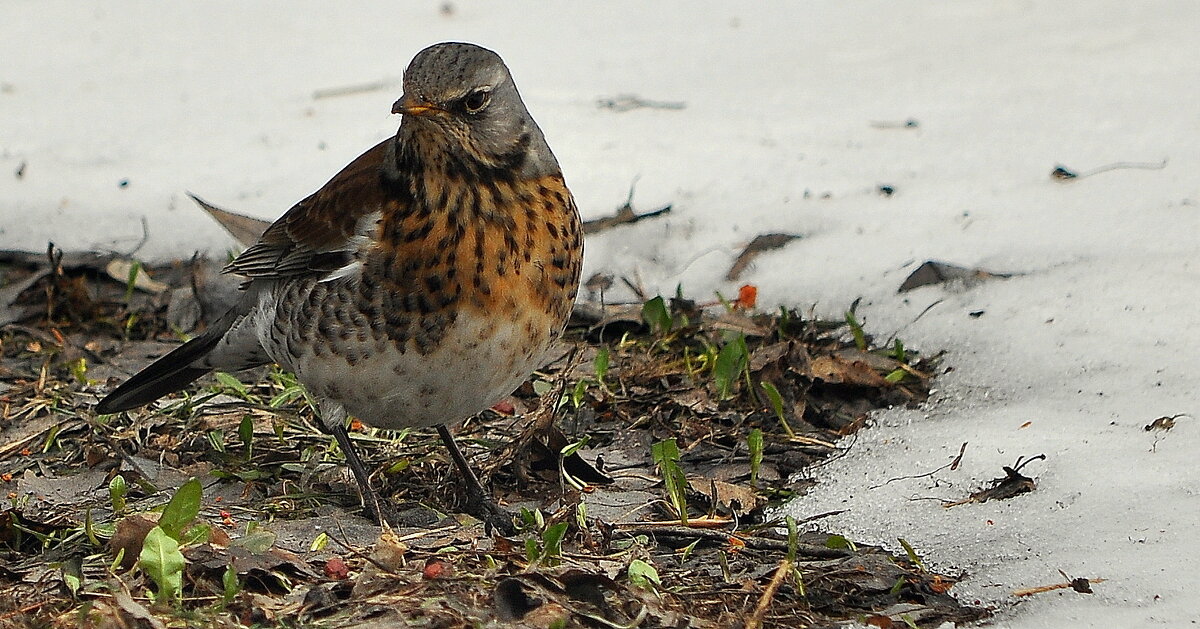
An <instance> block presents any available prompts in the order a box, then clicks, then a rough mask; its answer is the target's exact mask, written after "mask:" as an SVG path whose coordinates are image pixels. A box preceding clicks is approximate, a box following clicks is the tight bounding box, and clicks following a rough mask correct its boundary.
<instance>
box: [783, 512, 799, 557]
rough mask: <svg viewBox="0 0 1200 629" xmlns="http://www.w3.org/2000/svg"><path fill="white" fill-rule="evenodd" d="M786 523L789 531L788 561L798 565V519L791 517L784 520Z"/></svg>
mask: <svg viewBox="0 0 1200 629" xmlns="http://www.w3.org/2000/svg"><path fill="white" fill-rule="evenodd" d="M784 521H785V522H787V530H788V549H787V560H788V561H789V562H791V563H796V552H797V551H798V550H799V548H800V527H799V526H798V525H797V524H796V518H793V517H792V516H790V515H789V516H787V517H786V518H784Z"/></svg>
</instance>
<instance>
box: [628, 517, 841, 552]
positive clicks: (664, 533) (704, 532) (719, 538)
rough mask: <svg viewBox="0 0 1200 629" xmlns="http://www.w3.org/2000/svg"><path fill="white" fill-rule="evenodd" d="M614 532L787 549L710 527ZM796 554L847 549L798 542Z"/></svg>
mask: <svg viewBox="0 0 1200 629" xmlns="http://www.w3.org/2000/svg"><path fill="white" fill-rule="evenodd" d="M616 526H617V527H619V528H617V529H616V530H615V531H614V532H615V533H622V534H624V535H627V536H629V537H636V536H638V535H648V536H655V535H658V536H661V537H674V538H683V539H696V538H699V539H703V540H709V541H714V542H722V543H727V542H729V540H730V539H731V538H734V539H737V540H738V541H739V542H741V543H743V544H745V545H746V548H750V549H753V550H779V551H784V552H786V551H787V550H788V543H787V540H780V539H769V538H766V537H741V536H739V535H737V534H736V533H732V532H727V531H714V530H712V529H694V528H689V527H686V526H656V525H650V526H645V525H641V524H633V525H629V524H617V525H616ZM796 554H797V555H803V556H805V557H812V558H815V559H841V558H842V557H848V556H849V555H850V553H849V551H846V550H844V549H841V548H827V547H825V546H817V545H814V544H800V545H799V546H798V547H797V549H796Z"/></svg>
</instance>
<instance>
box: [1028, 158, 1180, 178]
mask: <svg viewBox="0 0 1200 629" xmlns="http://www.w3.org/2000/svg"><path fill="white" fill-rule="evenodd" d="M1166 167H1167V160H1165V159H1164V160H1162V161H1161V162H1113V163H1112V164H1105V165H1103V166H1099V167H1097V168H1093V169H1091V170H1088V171H1084V172H1082V173H1077V172H1075V171H1073V170H1071V169H1069V168H1067V167H1066V166H1063V165H1061V164H1060V165H1058V166H1055V167H1054V170H1052V171H1051V172H1050V178H1051V179H1057V180H1058V181H1070V180H1072V179H1083V178H1084V177H1091V176H1092V175H1096V174H1099V173H1102V172H1107V171H1110V170H1162V169H1164V168H1166Z"/></svg>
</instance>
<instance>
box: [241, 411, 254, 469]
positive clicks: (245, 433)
mask: <svg viewBox="0 0 1200 629" xmlns="http://www.w3.org/2000/svg"><path fill="white" fill-rule="evenodd" d="M238 437H239V438H241V440H242V447H243V448H245V449H246V458H247V459H249V458H250V457H251V456H252V455H253V452H254V451H253V447H254V420H253V419H252V418H251V417H250V415H242V422H241V423H240V424H238Z"/></svg>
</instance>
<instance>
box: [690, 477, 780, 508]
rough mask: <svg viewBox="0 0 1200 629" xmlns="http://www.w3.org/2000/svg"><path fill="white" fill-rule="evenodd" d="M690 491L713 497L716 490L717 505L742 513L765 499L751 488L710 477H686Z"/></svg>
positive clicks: (763, 502) (760, 503)
mask: <svg viewBox="0 0 1200 629" xmlns="http://www.w3.org/2000/svg"><path fill="white" fill-rule="evenodd" d="M688 485H689V486H690V487H691V488H692V491H694V492H696V493H699V494H704V495H705V496H708V497H709V498H710V499H712V498H713V495H712V493H713V491H716V494H717V495H716V502H717V506H719V507H722V508H724V509H728V510H729V511H731V512H733V513H735V514H737V515H744V514H746V513H748V512H750V511H753V510H755V509H757V508H759V507H761V506H762V505H764V504H766V502H767V501H766V499H765V498H763V497H762V496H760V495H758V492H756V491H754V489H753V488H750V487H743V486H741V485H735V484H733V483H727V482H725V481H719V480H715V479H711V478H704V477H699V476H696V477H692V478H689V479H688Z"/></svg>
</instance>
